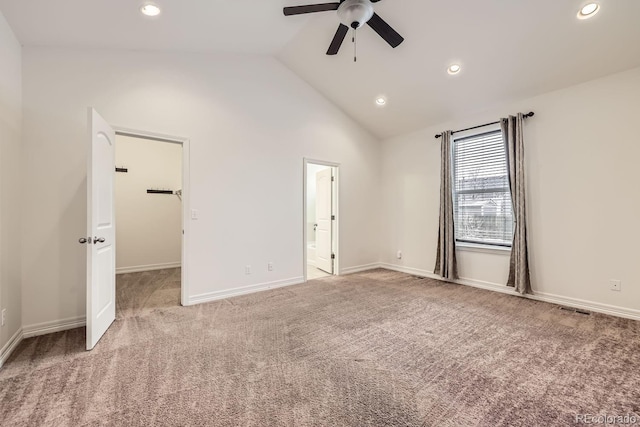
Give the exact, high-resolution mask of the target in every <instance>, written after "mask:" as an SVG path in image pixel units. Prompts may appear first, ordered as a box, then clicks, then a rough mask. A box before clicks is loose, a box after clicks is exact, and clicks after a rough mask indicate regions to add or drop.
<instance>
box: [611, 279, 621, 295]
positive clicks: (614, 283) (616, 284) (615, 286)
mask: <svg viewBox="0 0 640 427" xmlns="http://www.w3.org/2000/svg"><path fill="white" fill-rule="evenodd" d="M609 287H610V289H611V290H612V291H617V292H620V291H621V290H622V282H620V280H615V279H611V280H609Z"/></svg>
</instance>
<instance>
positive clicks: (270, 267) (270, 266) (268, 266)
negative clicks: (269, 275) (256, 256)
mask: <svg viewBox="0 0 640 427" xmlns="http://www.w3.org/2000/svg"><path fill="white" fill-rule="evenodd" d="M267 270H269V271H273V263H272V262H270V263H268V264H267Z"/></svg>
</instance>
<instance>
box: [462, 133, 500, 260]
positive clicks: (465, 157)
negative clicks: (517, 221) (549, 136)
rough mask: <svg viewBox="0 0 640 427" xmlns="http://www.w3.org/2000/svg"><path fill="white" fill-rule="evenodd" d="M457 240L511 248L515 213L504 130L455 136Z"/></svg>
mask: <svg viewBox="0 0 640 427" xmlns="http://www.w3.org/2000/svg"><path fill="white" fill-rule="evenodd" d="M453 175H454V176H453V180H454V182H453V184H454V185H453V192H454V194H453V204H454V207H453V209H454V215H455V229H456V241H457V242H464V243H476V244H481V245H492V246H503V247H511V242H512V241H513V213H512V207H511V193H510V191H509V177H508V174H507V158H506V153H505V146H504V142H503V139H502V132H501V131H500V130H492V131H489V132H484V133H480V134H475V135H471V136H466V137H461V138H457V139H454V142H453Z"/></svg>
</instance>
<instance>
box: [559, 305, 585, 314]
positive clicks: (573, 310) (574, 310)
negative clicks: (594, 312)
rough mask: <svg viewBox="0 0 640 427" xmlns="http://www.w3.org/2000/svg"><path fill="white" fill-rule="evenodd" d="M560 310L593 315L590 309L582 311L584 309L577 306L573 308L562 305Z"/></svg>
mask: <svg viewBox="0 0 640 427" xmlns="http://www.w3.org/2000/svg"><path fill="white" fill-rule="evenodd" d="M560 310H564V311H572V312H574V313H578V314H584V315H585V316H590V315H591V313H589V312H588V311H582V310H578V309H577V308H571V307H560Z"/></svg>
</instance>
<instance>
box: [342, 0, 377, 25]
mask: <svg viewBox="0 0 640 427" xmlns="http://www.w3.org/2000/svg"><path fill="white" fill-rule="evenodd" d="M372 16H373V4H372V3H371V2H370V1H369V0H345V1H343V2H342V3H341V4H340V7H339V8H338V18H339V19H340V22H341V23H342V24H343V25H346V26H347V27H349V28H353V29H358V28H360V27H362V26H363V25H364V24H366V23H367V22H369V19H371V17H372Z"/></svg>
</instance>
